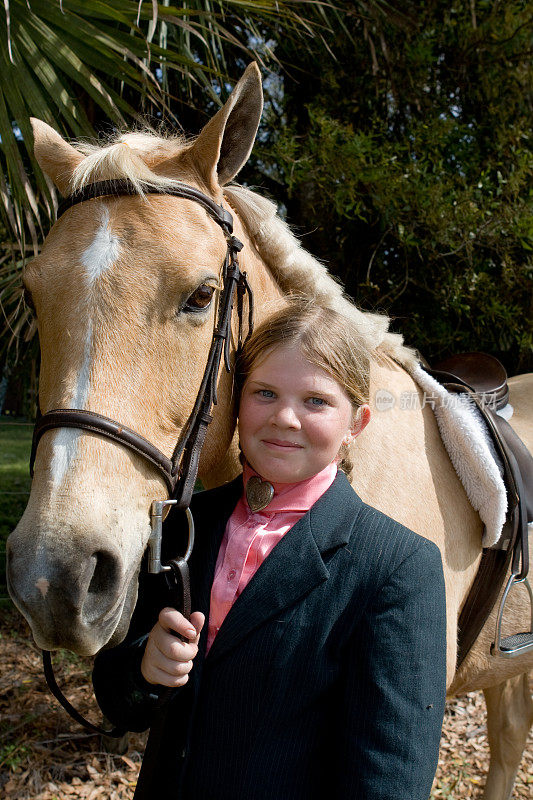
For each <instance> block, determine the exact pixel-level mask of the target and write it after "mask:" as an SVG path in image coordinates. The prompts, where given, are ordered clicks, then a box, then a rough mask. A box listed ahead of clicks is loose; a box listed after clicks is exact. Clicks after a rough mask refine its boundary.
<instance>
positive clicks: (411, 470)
mask: <svg viewBox="0 0 533 800" xmlns="http://www.w3.org/2000/svg"><path fill="white" fill-rule="evenodd" d="M385 393H389V394H388V395H387V394H385ZM370 400H371V408H372V418H371V420H370V423H369V425H368V426H367V428H366V429H365V431H363V433H362V434H361V435H360V436H359V437H358V438H357V439H356V440H355V443H354V446H353V453H352V461H353V463H354V472H353V481H352V482H353V486H354V488H355V490H356V491H357V492H358V494H360V495H361V497H362V499H363V500H365V502H368V503H369V504H370V505H373V506H375V507H376V508H379V509H380V510H381V511H383V512H385V513H386V514H388V515H389V516H391V517H393V518H394V519H396V520H397V521H398V522H401V523H402V524H403V525H406V526H407V527H408V528H411V529H412V530H414V531H416V532H417V533H419V534H421V535H422V536H425V537H426V538H428V539H432V540H433V541H435V542H436V543H437V544H438V545H439V546H440V547H441V549H442V548H443V547H445V546H447V545H448V544H450V545H452V546H453V547H454V548H455V549H456V548H457V547H460V549H461V548H462V547H463V544H462V543H461V544H460V545H459V544H458V542H457V541H456V540H457V539H459V538H460V539H461V542H463V541H465V538H466V540H467V541H470V542H471V543H472V544H474V545H475V549H476V551H477V550H479V542H480V540H481V532H480V530H481V529H480V522H479V518H478V516H477V514H476V512H475V511H474V510H473V509H472V507H471V506H470V503H469V501H468V499H467V497H466V494H465V492H464V490H463V487H462V484H461V483H460V481H459V479H458V477H457V475H456V473H455V471H454V469H453V466H452V464H451V462H450V460H449V458H448V455H447V453H446V451H445V449H444V446H443V444H442V441H441V438H440V434H439V431H438V427H437V423H436V420H435V416H434V414H433V411H432V409H431V407H430V406H426V407H425V408H422V404H423V394H422V391H421V390H420V389H419V388H418V387H417V385H416V384H415V383H414V381H413V379H412V378H411V376H410V375H409V374H408V373H407V372H405V371H404V370H403V369H402V368H400V367H398V366H397V365H395V364H393V363H392V362H390V363H389V364H385V365H373V367H372V371H371V384H370ZM376 400H377V405H376ZM387 400H388V401H389V404H387ZM380 409H381V410H380ZM469 532H472V533H471V534H470V533H469ZM467 549H468V550H470V549H471V547H470V544H467Z"/></svg>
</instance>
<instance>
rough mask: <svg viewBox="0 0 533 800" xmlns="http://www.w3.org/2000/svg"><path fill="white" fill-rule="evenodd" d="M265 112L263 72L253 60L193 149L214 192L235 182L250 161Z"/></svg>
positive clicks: (202, 173)
mask: <svg viewBox="0 0 533 800" xmlns="http://www.w3.org/2000/svg"><path fill="white" fill-rule="evenodd" d="M262 111H263V90H262V87H261V73H260V72H259V67H258V66H257V64H256V63H255V62H253V63H252V64H249V65H248V67H247V68H246V70H245V72H244V75H243V76H242V78H241V79H240V81H239V82H238V83H237V84H236V86H235V88H234V89H233V92H232V93H231V95H230V96H229V98H228V100H227V102H226V103H225V105H224V106H223V107H222V108H221V109H220V111H218V112H217V113H216V114H215V116H214V117H213V118H212V119H210V120H209V122H208V123H207V125H206V126H205V128H203V129H202V131H201V133H200V135H199V136H198V139H197V140H196V142H195V143H194V145H193V146H192V148H191V150H190V151H189V153H190V155H191V156H193V158H194V161H195V164H196V167H197V168H199V170H200V174H201V175H202V178H203V180H204V181H205V183H206V185H207V186H209V188H210V189H211V190H212V191H213V192H215V193H216V191H217V190H218V188H219V187H220V186H224V185H225V184H226V183H228V182H229V181H231V179H232V178H234V177H235V175H236V174H237V173H238V172H239V170H240V169H241V167H243V166H244V164H246V162H247V161H248V157H249V155H250V153H251V151H252V147H253V144H254V141H255V135H256V133H257V128H258V127H259V120H260V119H261V113H262Z"/></svg>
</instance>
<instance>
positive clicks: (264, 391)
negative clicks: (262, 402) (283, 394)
mask: <svg viewBox="0 0 533 800" xmlns="http://www.w3.org/2000/svg"><path fill="white" fill-rule="evenodd" d="M257 394H258V395H259V396H260V397H268V398H270V397H274V392H273V391H271V389H259V391H258V393H257Z"/></svg>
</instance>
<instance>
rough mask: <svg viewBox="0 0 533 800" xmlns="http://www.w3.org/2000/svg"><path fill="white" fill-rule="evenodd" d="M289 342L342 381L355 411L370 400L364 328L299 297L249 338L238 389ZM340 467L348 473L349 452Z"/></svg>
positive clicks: (238, 373)
mask: <svg viewBox="0 0 533 800" xmlns="http://www.w3.org/2000/svg"><path fill="white" fill-rule="evenodd" d="M284 346H298V347H300V349H301V352H302V355H303V356H304V357H305V358H306V359H307V360H308V361H310V362H311V363H312V364H315V365H316V366H317V367H319V368H320V369H322V370H324V372H326V373H327V374H328V375H330V376H331V377H332V378H333V379H334V380H335V381H336V382H337V383H338V384H339V385H340V386H342V388H343V389H344V391H345V392H346V394H347V395H348V397H349V399H350V402H351V403H352V407H353V409H354V413H355V412H356V411H357V409H358V408H359V406H361V405H363V404H364V403H367V402H368V397H369V385H370V360H371V354H370V353H369V352H368V348H367V346H366V345H365V340H364V338H363V337H362V336H361V334H360V332H359V331H357V330H356V328H355V326H354V324H353V322H352V321H351V320H350V319H348V318H347V317H345V316H343V315H342V314H339V313H338V312H337V311H334V310H333V309H331V308H328V307H327V306H321V305H317V304H316V302H309V301H307V300H301V299H298V298H297V299H293V300H291V301H290V302H289V305H288V306H286V307H285V308H283V309H281V310H280V311H278V312H277V313H275V314H274V315H273V316H271V317H270V318H269V319H267V320H265V321H264V322H263V323H261V325H259V326H258V327H257V328H256V330H255V331H254V333H253V334H252V336H251V337H250V339H249V340H248V342H247V343H246V344H245V346H244V348H243V351H242V353H241V354H240V356H239V358H238V360H237V364H236V369H235V382H236V386H237V389H238V392H239V394H240V392H241V390H242V387H243V386H244V384H245V382H246V379H247V378H248V376H249V375H250V373H251V372H252V370H253V369H254V368H255V367H256V366H257V365H258V364H259V363H260V362H261V361H262V360H263V359H264V358H266V357H267V355H268V354H269V353H270V352H271V351H272V350H273V349H274V348H275V347H284ZM341 455H342V453H341ZM340 467H341V468H342V469H343V470H344V471H345V472H347V473H349V472H350V471H351V469H352V465H351V464H350V463H349V461H348V459H347V458H346V457H344V458H343V459H342V461H341V463H340Z"/></svg>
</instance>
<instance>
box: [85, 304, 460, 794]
mask: <svg viewBox="0 0 533 800" xmlns="http://www.w3.org/2000/svg"><path fill="white" fill-rule="evenodd" d="M348 325H349V323H348V322H347V320H345V319H344V318H340V317H339V316H338V315H337V314H336V313H335V312H333V311H331V310H329V309H326V308H321V307H317V306H309V305H306V304H302V303H296V304H293V305H291V306H290V307H288V308H287V309H285V310H283V311H281V312H279V313H278V314H277V315H275V316H274V317H273V318H272V319H270V320H269V321H268V322H266V323H264V324H263V325H261V326H260V327H259V328H258V329H257V331H256V332H255V333H254V335H253V337H252V338H251V340H250V341H249V342H248V344H247V346H246V347H245V350H244V353H243V355H242V358H241V359H240V363H239V364H238V369H237V383H238V388H239V389H240V406H239V437H240V444H241V449H242V457H243V474H242V475H241V476H240V477H239V478H238V479H236V480H235V481H233V482H232V483H230V484H226V485H225V486H222V487H219V488H218V489H215V490H212V491H209V492H202V493H199V494H197V495H195V497H194V499H193V506H192V511H193V514H194V517H195V521H196V527H197V531H198V536H197V539H198V541H197V545H196V546H195V550H194V552H193V555H192V556H191V560H190V569H191V586H192V604H193V608H195V609H197V610H196V611H195V612H194V613H193V614H192V616H191V619H190V621H189V620H187V619H185V618H184V617H183V616H182V615H181V614H180V613H179V612H178V611H176V610H173V609H170V608H164V609H163V610H162V611H161V612H160V613H159V615H158V612H159V609H161V607H162V606H163V605H164V604H165V602H166V601H165V595H164V593H161V591H160V589H159V584H157V586H156V584H155V582H154V579H153V578H152V580H151V582H150V579H148V578H145V579H144V582H143V583H142V584H141V588H140V600H139V602H138V604H137V609H136V612H135V615H134V618H133V620H132V625H131V628H130V632H129V634H128V637H127V639H126V640H125V642H124V643H123V644H122V645H120V646H119V647H117V648H114V649H113V650H109V651H106V652H104V653H102V654H100V655H99V656H98V658H97V659H96V662H95V670H94V685H95V691H96V694H97V697H98V700H99V703H100V705H101V707H102V709H103V711H104V712H105V714H106V715H107V717H108V718H109V719H111V720H112V721H113V722H115V723H116V724H121V725H124V726H125V727H128V728H129V729H130V730H144V729H145V728H147V727H149V726H151V732H150V737H149V741H148V745H147V749H146V754H145V758H144V762H143V767H142V770H141V776H140V779H139V783H138V786H137V790H136V793H135V798H136V800H137V799H139V798H150V800H153V799H154V798H163V797H169V798H170V797H172V798H176V799H177V798H180V800H229V799H230V798H231V800H235V798H238V800H300V799H301V800H314V798H316V799H317V800H318V798H320V799H321V800H322V798H327V800H340V799H341V798H342V800H348V799H349V800H356V798H360V800H393V799H394V800H427V798H428V796H429V793H430V789H431V783H432V779H433V775H434V772H435V768H436V764H437V755H438V744H439V737H440V730H441V724H442V717H443V712H444V695H445V653H446V646H445V606H444V582H443V575H442V566H441V560H440V554H439V551H438V549H437V547H436V546H435V545H434V544H432V543H431V542H429V541H428V540H426V539H424V538H422V537H421V536H418V535H417V534H415V533H413V532H412V531H409V530H407V529H406V528H404V527H403V526H402V525H400V524H399V523H397V522H395V521H393V520H392V519H390V518H389V517H386V516H385V515H384V514H382V513H380V512H379V511H377V510H376V509H374V508H371V507H369V506H367V505H365V503H363V502H362V501H361V500H360V498H359V497H358V496H357V495H356V493H355V492H354V491H353V489H352V488H351V486H350V484H349V482H348V480H347V478H346V476H345V474H344V473H343V471H342V470H343V469H344V470H348V471H349V470H350V465H349V464H348V462H347V459H346V455H347V448H348V445H349V444H350V443H351V442H352V441H353V440H354V439H355V438H356V437H357V436H358V434H359V433H360V432H361V431H362V430H363V428H364V427H365V426H366V425H367V424H368V422H369V419H370V410H369V407H368V404H367V399H368V374H369V363H368V357H367V356H365V355H362V356H360V357H356V353H359V352H361V343H360V341H359V337H358V336H357V332H356V331H349V330H348V331H347V326H348ZM181 516H182V515H174V516H171V517H170V518H169V520H168V521H167V524H166V528H167V530H166V542H167V545H168V546H169V547H170V550H169V552H170V553H172V554H174V553H175V552H177V550H178V543H177V540H176V536H179V528H180V520H181ZM204 618H207V619H208V624H207V625H204ZM156 620H157V621H156ZM154 622H155V624H154ZM172 631H176V632H178V633H180V634H182V635H183V636H185V637H187V638H188V640H189V641H187V642H183V641H180V640H178V639H177V638H176V637H175V635H173V633H172ZM162 687H174V688H175V691H174V692H173V693H172V696H171V699H170V700H168V701H167V702H165V703H162V701H161V695H162V692H163V688H162Z"/></svg>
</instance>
